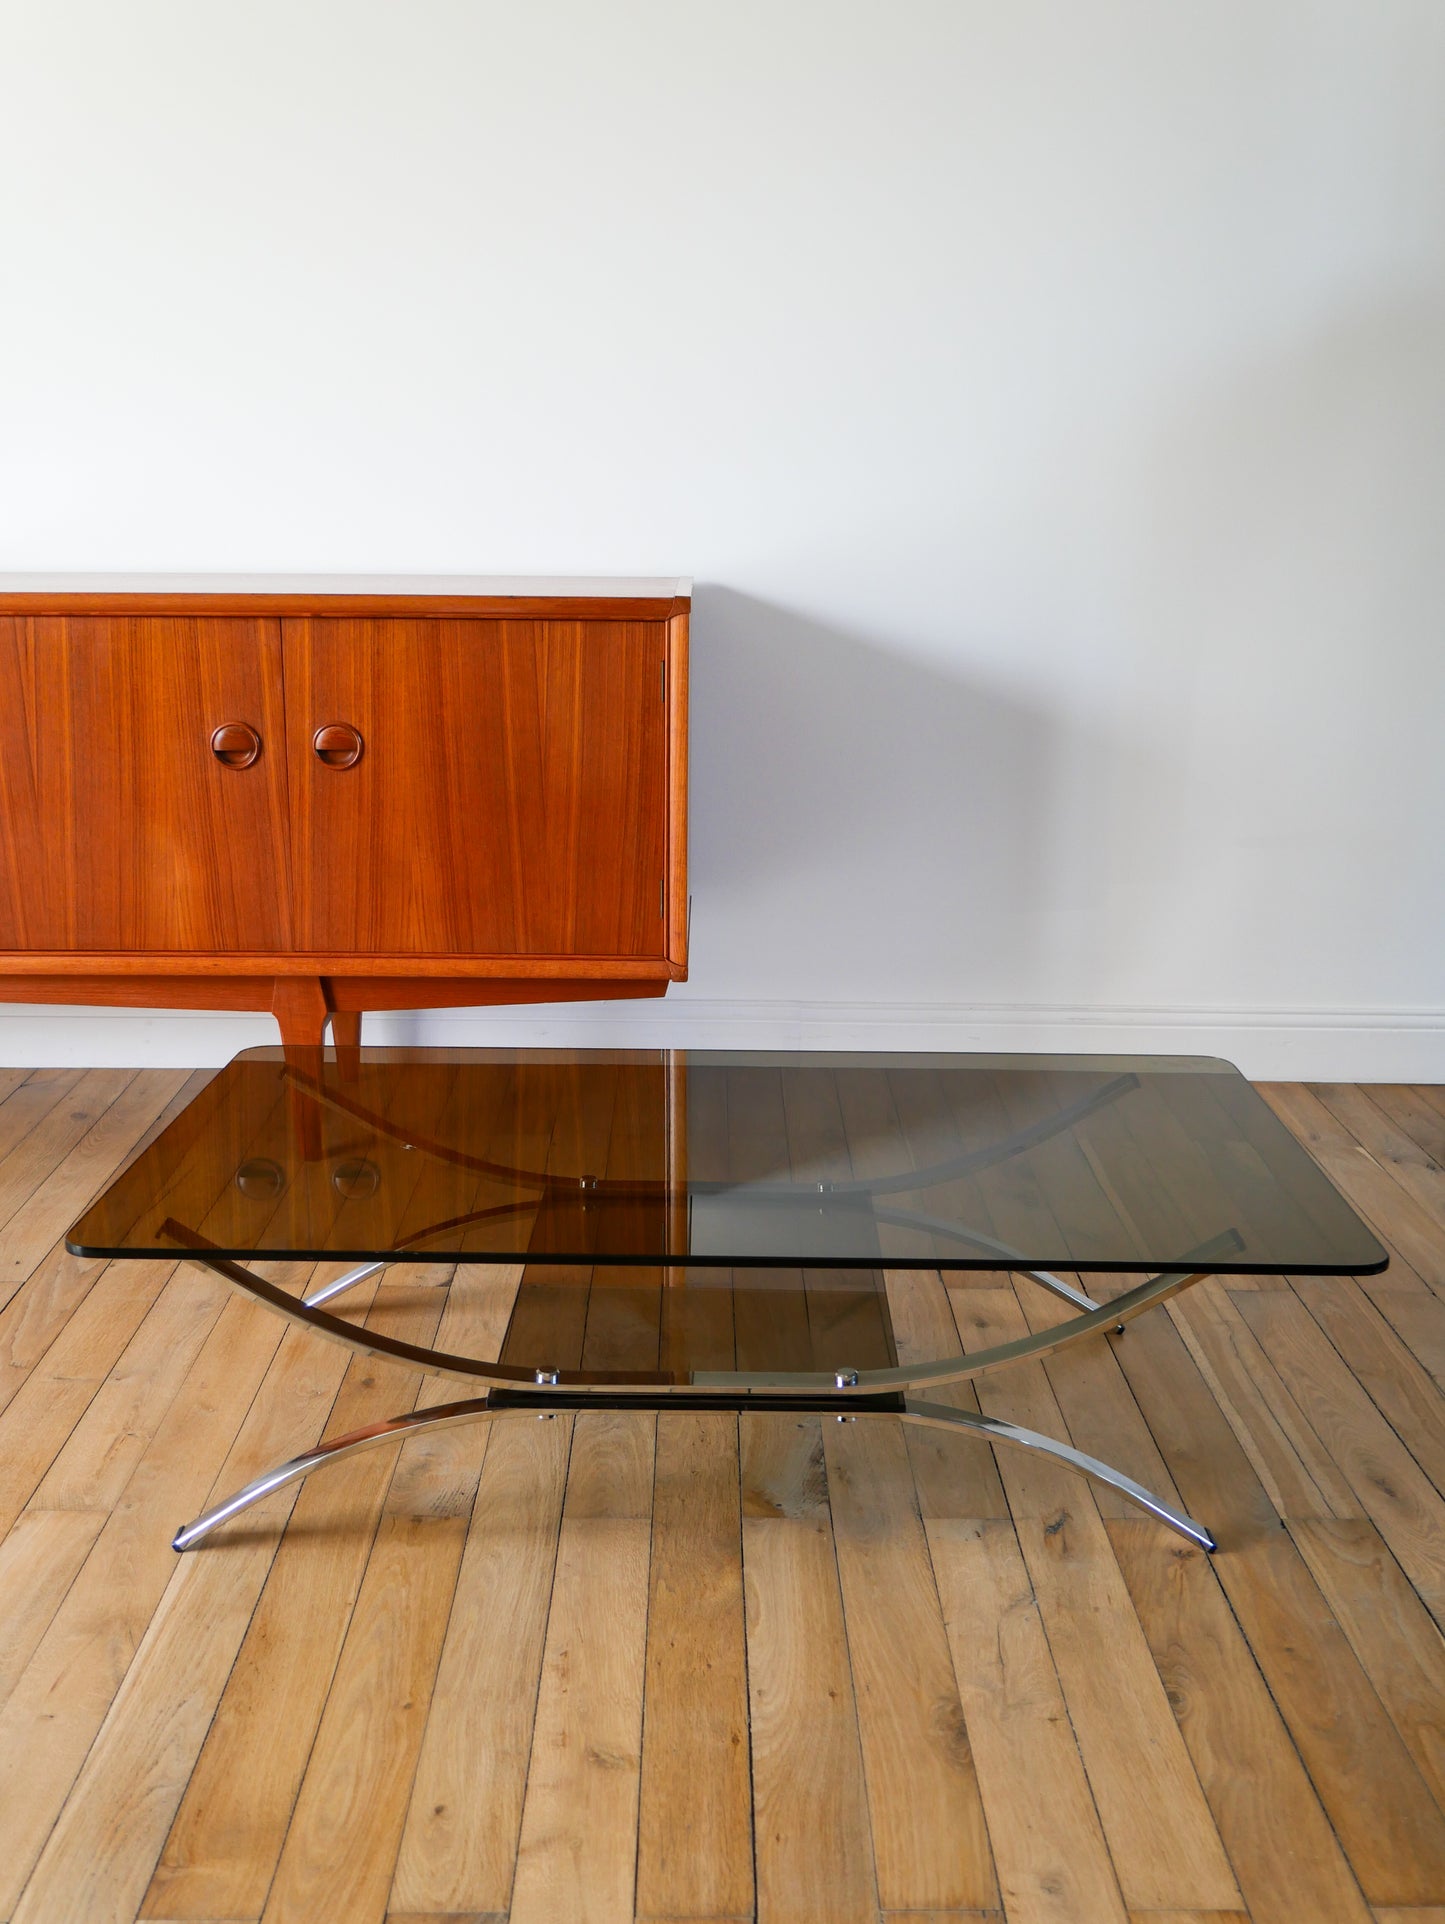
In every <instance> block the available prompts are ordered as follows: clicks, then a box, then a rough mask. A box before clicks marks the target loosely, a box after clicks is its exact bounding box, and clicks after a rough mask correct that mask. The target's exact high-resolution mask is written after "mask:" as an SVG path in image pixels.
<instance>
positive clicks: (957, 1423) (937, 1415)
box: [903, 1396, 1218, 1550]
mask: <svg viewBox="0 0 1445 1924" xmlns="http://www.w3.org/2000/svg"><path fill="white" fill-rule="evenodd" d="M903 1411H904V1413H903V1420H904V1422H905V1423H922V1424H925V1425H927V1426H929V1427H930V1428H932V1429H936V1430H971V1431H972V1432H973V1434H974V1435H975V1436H983V1437H986V1438H987V1439H988V1441H989V1442H990V1443H1017V1444H1020V1445H1021V1446H1022V1447H1023V1448H1024V1449H1026V1450H1037V1451H1039V1453H1040V1454H1041V1455H1043V1456H1051V1457H1053V1458H1055V1459H1056V1461H1058V1462H1060V1463H1062V1464H1063V1465H1064V1466H1065V1468H1067V1469H1070V1470H1077V1471H1078V1472H1079V1474H1080V1475H1081V1476H1089V1477H1092V1478H1093V1479H1094V1481H1095V1482H1096V1483H1107V1484H1108V1486H1109V1488H1110V1489H1111V1490H1118V1491H1119V1492H1120V1493H1121V1495H1123V1496H1127V1497H1128V1498H1129V1499H1130V1500H1131V1501H1132V1502H1134V1503H1137V1504H1138V1505H1139V1507H1140V1509H1142V1510H1147V1511H1149V1513H1150V1515H1151V1516H1157V1517H1158V1519H1159V1521H1160V1522H1161V1523H1167V1524H1168V1525H1169V1527H1170V1529H1171V1530H1177V1531H1178V1532H1179V1534H1180V1536H1182V1537H1187V1538H1188V1539H1189V1541H1190V1542H1191V1543H1197V1544H1198V1545H1199V1547H1200V1549H1201V1550H1214V1549H1217V1548H1218V1545H1217V1544H1216V1543H1215V1540H1214V1538H1213V1537H1212V1536H1211V1534H1210V1533H1209V1531H1208V1530H1206V1529H1205V1527H1204V1525H1203V1524H1202V1523H1196V1522H1195V1521H1194V1519H1193V1517H1189V1516H1185V1514H1184V1512H1183V1511H1182V1510H1176V1509H1175V1508H1174V1507H1173V1505H1172V1504H1169V1503H1166V1502H1165V1501H1164V1500H1163V1498H1162V1497H1157V1496H1155V1495H1154V1493H1153V1491H1152V1490H1146V1489H1145V1488H1144V1486H1143V1484H1142V1483H1136V1482H1135V1481H1134V1479H1133V1477H1132V1476H1125V1474H1124V1472H1123V1471H1122V1470H1115V1469H1112V1468H1111V1467H1110V1466H1109V1464H1107V1463H1101V1462H1100V1461H1099V1459H1098V1457H1096V1456H1086V1455H1085V1454H1084V1452H1083V1451H1082V1450H1076V1449H1075V1448H1074V1447H1073V1445H1072V1444H1070V1443H1059V1442H1056V1441H1055V1440H1054V1438H1053V1437H1051V1436H1043V1435H1041V1434H1040V1433H1039V1431H1037V1430H1026V1429H1024V1428H1022V1427H1021V1425H1019V1424H1017V1423H1006V1422H1005V1421H1004V1420H1003V1419H1002V1418H1001V1417H997V1416H979V1415H976V1414H975V1413H974V1412H973V1411H972V1410H956V1409H953V1408H952V1407H951V1406H950V1405H949V1404H946V1403H923V1402H919V1401H917V1400H916V1399H915V1398H913V1397H911V1396H910V1397H906V1398H905V1399H904V1406H903Z"/></svg>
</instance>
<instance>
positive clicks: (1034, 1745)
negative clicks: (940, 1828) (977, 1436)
mask: <svg viewBox="0 0 1445 1924" xmlns="http://www.w3.org/2000/svg"><path fill="white" fill-rule="evenodd" d="M926 1528H927V1531H928V1544H929V1550H930V1553H931V1556H932V1560H933V1567H934V1570H935V1571H936V1572H937V1577H938V1588H939V1593H940V1596H941V1598H942V1602H943V1614H944V1620H945V1622H946V1624H947V1628H948V1640H949V1646H950V1649H951V1651H952V1654H953V1667H954V1672H955V1674H956V1676H957V1679H958V1689H959V1694H960V1696H961V1699H962V1703H963V1710H964V1716H965V1718H966V1720H967V1724H968V1729H969V1733H970V1738H971V1742H972V1745H973V1754H974V1757H975V1759H976V1761H977V1767H978V1777H979V1788H980V1790H981V1792H982V1796H983V1805H984V1810H985V1812H986V1814H987V1817H988V1828H989V1836H990V1838H991V1839H992V1843H993V1854H994V1860H995V1863H996V1865H997V1869H998V1879H999V1884H1000V1885H1001V1887H1002V1892H1003V1902H1004V1906H1005V1910H1006V1914H1007V1916H1008V1919H1009V1924H1077V1921H1078V1920H1079V1919H1082V1918H1088V1919H1090V1920H1091V1924H1115V1921H1116V1920H1117V1921H1119V1924H1122V1919H1123V1917H1124V1902H1123V1899H1122V1897H1121V1896H1120V1894H1119V1886H1118V1881H1117V1879H1116V1877H1115V1875H1114V1870H1113V1866H1112V1864H1111V1862H1110V1857H1109V1850H1108V1846H1107V1844H1106V1843H1105V1841H1104V1835H1103V1831H1102V1830H1101V1828H1100V1825H1099V1817H1098V1812H1097V1811H1096V1809H1095V1807H1094V1802H1093V1799H1092V1797H1091V1795H1090V1792H1089V1785H1088V1781H1087V1779H1086V1777H1085V1774H1084V1766H1083V1762H1082V1760H1081V1758H1080V1756H1079V1752H1078V1748H1077V1745H1076V1744H1075V1741H1074V1737H1073V1733H1072V1731H1071V1729H1070V1726H1069V1719H1068V1713H1067V1711H1066V1710H1065V1708H1064V1700H1063V1693H1062V1691H1061V1690H1060V1687H1059V1681H1058V1676H1057V1673H1056V1671H1055V1669H1054V1662H1053V1658H1052V1656H1051V1655H1050V1652H1049V1644H1048V1638H1047V1637H1046V1635H1045V1634H1044V1628H1043V1623H1042V1620H1041V1618H1040V1616H1039V1609H1038V1604H1037V1602H1036V1600H1035V1598H1034V1594H1033V1589H1032V1587H1031V1585H1030V1582H1029V1578H1028V1573H1027V1571H1026V1570H1025V1568H1024V1562H1023V1558H1022V1556H1021V1555H1020V1553H1019V1547H1018V1543H1017V1540H1016V1539H1015V1536H1014V1530H1013V1526H1012V1524H1009V1523H1005V1522H1000V1521H998V1520H997V1519H994V1518H981V1519H979V1520H977V1521H971V1522H970V1521H965V1520H963V1519H960V1518H949V1517H939V1518H930V1519H929V1520H928V1523H927V1525H926Z"/></svg>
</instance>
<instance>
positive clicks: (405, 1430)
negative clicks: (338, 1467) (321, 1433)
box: [171, 1397, 507, 1550]
mask: <svg viewBox="0 0 1445 1924" xmlns="http://www.w3.org/2000/svg"><path fill="white" fill-rule="evenodd" d="M506 1414H507V1412H506V1411H504V1410H494V1409H492V1408H490V1407H489V1405H488V1403H487V1399H486V1398H485V1397H480V1398H476V1399H474V1400H473V1401H471V1402H468V1403H438V1404H436V1405H435V1406H434V1407H433V1408H431V1409H426V1410H413V1411H412V1412H411V1413H410V1414H409V1415H407V1416H390V1417H388V1418H387V1419H386V1421H385V1422H384V1423H371V1424H368V1425H367V1427H366V1428H365V1429H364V1430H352V1431H351V1432H350V1433H349V1435H346V1436H336V1437H333V1438H332V1439H331V1441H330V1442H329V1443H318V1444H317V1445H316V1448H315V1449H314V1450H305V1451H303V1452H302V1454H301V1455H300V1456H293V1457H292V1458H291V1459H290V1461H289V1462H287V1463H280V1464H278V1465H277V1466H276V1468H275V1469H274V1470H267V1472H266V1473H265V1475H264V1476H258V1477H256V1478H255V1479H254V1481H252V1482H250V1483H248V1484H247V1485H246V1487H245V1488H244V1489H242V1490H237V1491H236V1492H235V1494H234V1495H233V1496H228V1497H227V1498H226V1500H225V1501H224V1502H223V1503H218V1504H217V1505H216V1506H215V1508H214V1509H211V1510H207V1511H206V1513H205V1514H204V1516H198V1517H197V1518H196V1520H195V1522H194V1523H187V1524H186V1525H185V1526H184V1528H183V1529H180V1530H177V1531H176V1533H175V1535H174V1536H173V1537H172V1538H171V1548H172V1549H173V1550H193V1549H194V1548H195V1546H196V1545H197V1544H198V1543H199V1542H200V1541H201V1539H202V1538H203V1537H208V1536H209V1535H210V1534H211V1532H212V1530H215V1529H218V1528H219V1527H220V1525H221V1524H223V1523H228V1522H229V1521H230V1519H231V1518H232V1517H233V1516H239V1515H240V1513H241V1511H242V1510H249V1509H250V1507H251V1505H252V1504H253V1503H259V1502H260V1501H261V1499H262V1497H265V1496H270V1495H271V1493H272V1491H273V1490H280V1489H284V1488H285V1486H286V1485H287V1484H288V1483H295V1482H297V1481H298V1480H299V1479H300V1478H301V1477H303V1476H310V1474H311V1472H312V1471H313V1470H322V1469H325V1467H326V1465H327V1464H328V1463H339V1462H340V1461H341V1459H342V1458H343V1457H346V1456H355V1455H356V1453H357V1452H358V1451H359V1450H369V1449H372V1448H374V1447H375V1446H376V1445H378V1444H381V1443H395V1442H398V1441H399V1440H400V1439H401V1438H403V1437H407V1436H411V1435H414V1434H415V1433H416V1432H417V1431H418V1430H447V1429H451V1428H452V1427H453V1426H454V1425H455V1424H459V1423H474V1422H476V1420H477V1419H478V1418H479V1417H483V1416H503V1415H506Z"/></svg>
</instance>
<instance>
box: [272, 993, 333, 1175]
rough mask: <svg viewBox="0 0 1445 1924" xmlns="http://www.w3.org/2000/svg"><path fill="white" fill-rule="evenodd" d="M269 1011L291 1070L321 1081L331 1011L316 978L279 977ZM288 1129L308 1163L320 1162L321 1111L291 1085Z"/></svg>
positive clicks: (307, 1095) (295, 1085)
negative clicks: (291, 1131)
mask: <svg viewBox="0 0 1445 1924" xmlns="http://www.w3.org/2000/svg"><path fill="white" fill-rule="evenodd" d="M271 1012H272V1014H273V1015H274V1016H275V1018H276V1021H277V1023H278V1025H279V1026H280V1030H281V1046H282V1048H283V1049H284V1050H285V1051H286V1060H287V1062H288V1063H289V1064H290V1065H291V1067H292V1068H293V1069H296V1070H298V1071H299V1072H300V1074H301V1075H303V1076H306V1077H308V1078H309V1079H310V1080H311V1081H313V1082H317V1083H319V1082H320V1080H321V1060H322V1057H321V1049H322V1042H323V1040H324V1038H325V1035H326V1023H327V1018H328V1017H329V1015H330V1013H331V1011H330V1010H329V1009H328V1008H327V1006H326V992H325V990H324V989H323V988H322V986H321V980H320V977H319V976H314V975H278V976H277V977H276V982H275V987H274V989H273V991H272V996H271ZM290 1101H291V1126H292V1128H293V1129H294V1130H295V1132H296V1140H297V1142H298V1143H299V1144H300V1145H301V1154H302V1156H303V1157H304V1159H305V1160H306V1161H307V1162H319V1161H320V1159H321V1110H320V1107H319V1105H318V1104H317V1102H316V1100H315V1098H314V1097H313V1096H312V1095H310V1094H309V1093H308V1092H307V1090H306V1089H304V1088H303V1087H301V1086H300V1084H299V1083H295V1082H293V1083H292V1085H291V1096H290Z"/></svg>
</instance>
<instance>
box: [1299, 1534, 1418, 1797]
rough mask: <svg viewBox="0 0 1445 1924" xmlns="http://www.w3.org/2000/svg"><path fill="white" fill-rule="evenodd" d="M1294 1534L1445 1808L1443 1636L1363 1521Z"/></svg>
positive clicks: (1412, 1754)
mask: <svg viewBox="0 0 1445 1924" xmlns="http://www.w3.org/2000/svg"><path fill="white" fill-rule="evenodd" d="M1290 1535H1291V1536H1292V1537H1293V1538H1294V1540H1295V1542H1296V1543H1297V1544H1298V1545H1299V1547H1300V1549H1301V1551H1302V1552H1303V1554H1304V1559H1305V1562H1306V1563H1307V1564H1308V1565H1309V1566H1310V1570H1311V1571H1312V1573H1313V1575H1314V1578H1315V1581H1316V1583H1318V1584H1319V1586H1320V1589H1321V1590H1322V1591H1323V1592H1324V1594H1325V1596H1326V1598H1327V1599H1328V1601H1329V1604H1330V1607H1331V1609H1332V1610H1333V1611H1334V1613H1335V1617H1336V1619H1337V1620H1338V1622H1339V1623H1340V1624H1341V1625H1342V1626H1343V1629H1344V1632H1345V1635H1346V1636H1347V1637H1348V1638H1349V1640H1350V1643H1351V1645H1352V1646H1353V1648H1354V1651H1355V1654H1356V1656H1357V1657H1358V1658H1359V1660H1360V1662H1361V1663H1362V1664H1363V1665H1364V1667H1365V1673H1366V1675H1367V1676H1368V1677H1369V1679H1370V1681H1371V1682H1372V1683H1373V1684H1374V1686H1375V1689H1376V1690H1377V1691H1378V1692H1379V1695H1380V1701H1381V1702H1382V1703H1383V1704H1384V1706H1385V1708H1386V1710H1387V1711H1389V1713H1390V1716H1391V1718H1392V1720H1393V1722H1394V1725H1395V1728H1396V1729H1397V1730H1398V1731H1399V1733H1400V1735H1401V1736H1402V1737H1403V1738H1404V1740H1405V1745H1406V1748H1407V1749H1408V1750H1409V1752H1410V1755H1411V1756H1412V1757H1413V1758H1414V1759H1415V1762H1416V1764H1417V1766H1418V1767H1419V1771H1420V1775H1421V1776H1422V1777H1423V1778H1424V1779H1425V1782H1426V1783H1427V1784H1428V1785H1429V1786H1430V1789H1431V1791H1432V1793H1433V1794H1434V1798H1435V1801H1436V1803H1437V1804H1439V1805H1440V1806H1441V1808H1442V1809H1445V1638H1442V1636H1441V1634H1440V1629H1439V1626H1438V1625H1437V1624H1436V1623H1435V1621H1434V1619H1433V1618H1432V1617H1431V1615H1430V1613H1429V1611H1428V1610H1426V1608H1425V1606H1424V1605H1423V1604H1422V1603H1421V1601H1420V1599H1419V1597H1418V1596H1417V1595H1416V1593H1415V1591H1414V1590H1413V1589H1412V1588H1411V1587H1410V1583H1409V1581H1408V1579H1407V1578H1406V1576H1405V1574H1404V1572H1403V1571H1402V1570H1401V1569H1400V1566H1399V1565H1398V1564H1397V1563H1396V1562H1395V1559H1394V1558H1393V1557H1392V1556H1391V1555H1390V1552H1389V1551H1388V1549H1387V1548H1386V1547H1385V1544H1384V1543H1383V1541H1382V1540H1381V1538H1380V1535H1379V1533H1378V1531H1377V1530H1376V1529H1375V1527H1374V1525H1373V1524H1371V1523H1370V1522H1368V1521H1367V1520H1366V1519H1364V1518H1347V1519H1343V1520H1340V1519H1335V1518H1325V1517H1318V1518H1301V1519H1299V1520H1298V1521H1295V1520H1291V1522H1290Z"/></svg>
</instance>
